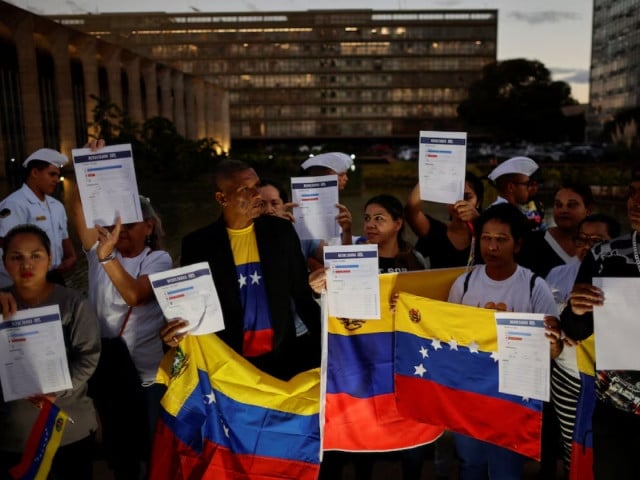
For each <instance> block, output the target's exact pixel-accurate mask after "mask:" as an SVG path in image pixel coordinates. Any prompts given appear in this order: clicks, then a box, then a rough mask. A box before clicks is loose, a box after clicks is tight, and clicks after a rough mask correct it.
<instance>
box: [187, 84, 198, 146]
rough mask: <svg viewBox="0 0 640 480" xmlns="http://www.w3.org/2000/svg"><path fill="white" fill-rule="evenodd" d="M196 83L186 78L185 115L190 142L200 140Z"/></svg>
mask: <svg viewBox="0 0 640 480" xmlns="http://www.w3.org/2000/svg"><path fill="white" fill-rule="evenodd" d="M194 82H195V80H194V78H193V77H185V78H184V114H185V117H186V126H187V138H188V139H190V140H196V139H197V138H198V130H197V127H196V103H195V102H196V99H195V93H194Z"/></svg>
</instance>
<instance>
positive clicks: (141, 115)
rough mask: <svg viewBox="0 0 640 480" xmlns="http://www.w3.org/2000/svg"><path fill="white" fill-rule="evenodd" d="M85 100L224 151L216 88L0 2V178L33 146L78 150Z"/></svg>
mask: <svg viewBox="0 0 640 480" xmlns="http://www.w3.org/2000/svg"><path fill="white" fill-rule="evenodd" d="M92 95H95V96H98V97H101V98H103V99H105V100H108V101H110V102H113V103H115V104H116V105H118V106H120V107H122V108H123V109H125V110H126V111H128V113H129V115H130V117H131V118H132V120H133V121H134V122H136V123H138V124H142V123H143V122H144V121H145V120H146V119H148V118H151V117H154V116H157V115H162V116H164V117H167V118H169V119H170V120H172V121H173V122H174V124H175V125H176V128H177V130H178V132H179V133H181V134H182V135H183V136H185V137H187V138H192V139H196V138H202V137H213V138H215V139H216V140H217V141H218V142H219V143H220V145H221V147H222V148H223V149H225V150H228V149H229V142H230V138H229V108H228V93H227V92H226V91H225V90H224V89H221V88H220V87H218V86H216V85H214V84H213V83H211V82H209V81H207V80H206V79H202V78H200V77H196V76H194V75H191V74H188V73H183V72H182V71H181V70H177V69H176V68H174V67H171V66H166V65H163V64H162V63H160V62H159V61H158V60H151V59H149V58H148V57H145V56H143V55H140V54H139V53H134V52H132V51H131V50H127V49H126V48H123V47H121V46H118V45H114V44H111V43H108V42H107V41H104V40H98V39H96V38H95V37H93V36H91V35H87V34H83V33H80V32H78V31H77V30H74V29H71V28H69V27H65V26H63V25H60V24H59V23H56V22H53V21H52V20H50V19H48V18H43V17H41V16H38V15H34V14H32V13H30V12H27V11H25V10H22V9H20V8H18V7H16V6H14V5H11V4H9V3H6V2H3V1H1V0H0V177H1V176H4V175H2V173H3V172H4V174H5V175H7V174H11V173H12V171H10V170H12V169H11V168H9V167H10V166H11V165H13V164H16V163H17V164H21V163H22V161H23V159H24V158H25V157H26V155H28V154H29V153H31V152H33V151H35V150H37V149H38V148H42V147H49V148H55V149H57V150H61V151H62V152H63V153H65V154H67V155H70V154H71V149H72V148H76V147H78V146H82V145H84V144H85V143H86V141H87V138H88V135H89V134H90V133H93V130H92V126H91V123H92V122H93V109H94V107H95V105H96V103H97V102H96V100H95V99H94V98H92ZM11 158H14V159H17V162H13V163H11V162H10V159H11Z"/></svg>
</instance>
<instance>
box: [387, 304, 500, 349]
mask: <svg viewBox="0 0 640 480" xmlns="http://www.w3.org/2000/svg"><path fill="white" fill-rule="evenodd" d="M431 319H438V320H437V321H430V320H431ZM442 319H446V320H444V321H443V320H442ZM470 325H473V327H472V328H469V326H470ZM396 329H397V330H398V331H402V332H407V333H412V334H414V335H417V336H420V337H427V338H437V339H438V340H440V341H442V342H449V341H450V340H455V341H456V342H457V343H458V345H461V346H465V347H468V346H469V345H470V344H471V343H473V342H475V343H476V344H477V346H478V349H479V350H481V351H485V352H495V351H497V350H498V342H497V330H496V321H495V317H494V311H493V310H487V309H485V308H476V307H469V306H466V305H457V304H454V303H447V302H442V301H439V300H432V299H430V298H424V297H419V296H416V295H410V294H408V293H401V294H400V297H399V299H398V305H397V307H396Z"/></svg>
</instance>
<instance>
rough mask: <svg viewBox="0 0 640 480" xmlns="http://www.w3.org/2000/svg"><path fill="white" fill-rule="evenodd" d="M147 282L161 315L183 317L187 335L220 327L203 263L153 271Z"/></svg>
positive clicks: (217, 301) (219, 312) (219, 314)
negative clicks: (158, 271) (151, 288)
mask: <svg viewBox="0 0 640 480" xmlns="http://www.w3.org/2000/svg"><path fill="white" fill-rule="evenodd" d="M149 281H150V282H151V286H152V287H153V293H154V294H155V295H156V298H157V299H158V304H159V305H160V308H161V309H162V313H163V314H164V316H165V317H166V318H167V319H169V320H171V319H173V318H183V319H184V320H187V321H188V322H189V327H188V328H187V329H186V330H185V331H187V332H189V333H190V334H191V335H204V334H207V333H213V332H218V331H220V330H224V319H223V318H222V309H221V308H220V299H219V298H218V292H217V291H216V287H215V285H214V284H213V277H212V276H211V270H210V269H209V264H208V263H207V262H201V263H195V264H193V265H188V266H186V267H180V268H174V269H172V270H167V271H165V272H160V273H153V274H151V275H149Z"/></svg>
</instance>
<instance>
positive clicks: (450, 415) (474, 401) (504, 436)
mask: <svg viewBox="0 0 640 480" xmlns="http://www.w3.org/2000/svg"><path fill="white" fill-rule="evenodd" d="M396 330H397V331H396V349H395V351H396V374H395V382H396V398H397V401H398V409H399V411H400V413H401V414H403V415H405V416H408V417H411V418H415V419H416V420H420V421H423V422H426V423H429V424H433V425H442V426H444V427H446V428H447V429H449V430H452V431H454V432H458V433H462V434H465V435H469V436H471V437H474V438H477V439H480V440H484V441H487V442H490V443H493V444H495V445H499V446H501V447H505V448H508V449H510V450H513V451H515V452H518V453H520V454H522V455H526V456H528V457H531V458H534V459H539V458H540V433H541V427H542V402H540V401H538V400H530V399H525V398H520V397H516V396H513V395H507V394H503V393H500V392H499V391H498V356H497V350H498V345H497V334H496V322H495V318H494V311H493V310H486V309H482V308H475V307H468V306H465V305H457V304H452V303H447V302H441V301H437V300H432V299H429V298H422V297H418V296H415V295H409V294H405V293H401V294H400V298H399V300H398V305H397V308H396Z"/></svg>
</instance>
